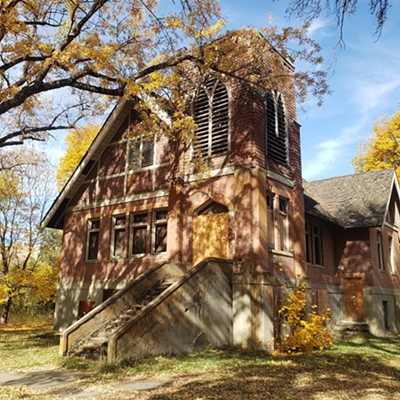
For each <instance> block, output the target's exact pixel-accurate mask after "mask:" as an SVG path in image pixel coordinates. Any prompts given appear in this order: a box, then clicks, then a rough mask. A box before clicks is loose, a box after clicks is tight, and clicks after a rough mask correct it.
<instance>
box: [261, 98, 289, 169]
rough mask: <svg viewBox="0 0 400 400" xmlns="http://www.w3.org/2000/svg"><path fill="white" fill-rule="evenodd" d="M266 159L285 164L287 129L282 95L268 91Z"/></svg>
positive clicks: (266, 101)
mask: <svg viewBox="0 0 400 400" xmlns="http://www.w3.org/2000/svg"><path fill="white" fill-rule="evenodd" d="M265 108H266V113H265V115H266V131H267V132H266V148H267V152H266V153H267V157H268V158H270V159H272V160H274V161H278V162H279V163H282V164H287V161H288V160H287V127H286V117H285V110H284V106H283V99H282V95H281V94H280V93H278V92H274V91H269V92H267V94H266V96H265Z"/></svg>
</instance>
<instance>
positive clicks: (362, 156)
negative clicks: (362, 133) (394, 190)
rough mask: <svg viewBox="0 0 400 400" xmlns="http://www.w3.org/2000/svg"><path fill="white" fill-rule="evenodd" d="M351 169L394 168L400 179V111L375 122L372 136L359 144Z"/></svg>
mask: <svg viewBox="0 0 400 400" xmlns="http://www.w3.org/2000/svg"><path fill="white" fill-rule="evenodd" d="M353 167H354V169H355V171H357V172H361V171H377V170H380V169H388V168H394V169H395V170H396V173H397V176H398V177H400V111H398V112H397V113H395V114H393V115H392V116H391V117H390V118H388V117H382V118H379V119H378V120H377V121H376V122H375V124H374V135H373V136H371V137H370V138H368V139H364V140H362V141H361V142H360V144H359V151H358V153H357V154H356V155H355V157H354V158H353Z"/></svg>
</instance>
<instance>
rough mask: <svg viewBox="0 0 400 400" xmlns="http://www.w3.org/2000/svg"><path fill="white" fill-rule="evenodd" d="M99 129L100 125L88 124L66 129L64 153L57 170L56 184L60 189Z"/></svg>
mask: <svg viewBox="0 0 400 400" xmlns="http://www.w3.org/2000/svg"><path fill="white" fill-rule="evenodd" d="M99 130H100V125H95V124H88V125H86V126H85V127H83V128H81V127H77V128H76V129H70V130H69V131H68V135H67V136H66V138H65V141H64V144H65V146H66V150H65V154H64V156H63V157H61V159H60V165H59V167H58V171H57V184H58V188H59V189H60V190H61V189H62V188H63V187H64V185H65V184H66V183H67V181H68V179H69V178H70V176H71V175H72V174H73V172H74V171H75V168H76V167H77V166H78V164H79V162H80V161H81V159H82V158H83V156H84V155H85V153H86V151H87V150H88V149H89V147H90V145H91V144H92V141H93V139H94V138H95V137H96V135H97V133H98V132H99Z"/></svg>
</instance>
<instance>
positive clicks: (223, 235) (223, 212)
mask: <svg viewBox="0 0 400 400" xmlns="http://www.w3.org/2000/svg"><path fill="white" fill-rule="evenodd" d="M213 204H214V205H213V206H212V205H210V206H208V207H207V208H205V209H204V210H203V212H200V213H199V215H195V216H194V217H193V265H196V264H198V263H199V262H200V261H201V260H203V259H204V258H207V257H215V258H223V259H227V258H228V257H229V245H228V230H229V218H228V212H227V211H228V210H227V208H226V207H225V206H222V205H218V206H219V207H216V206H215V204H217V203H213Z"/></svg>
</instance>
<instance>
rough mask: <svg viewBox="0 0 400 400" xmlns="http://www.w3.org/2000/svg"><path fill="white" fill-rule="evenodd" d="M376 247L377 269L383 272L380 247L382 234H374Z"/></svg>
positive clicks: (381, 248) (381, 249)
mask: <svg viewBox="0 0 400 400" xmlns="http://www.w3.org/2000/svg"><path fill="white" fill-rule="evenodd" d="M376 247H377V253H378V269H379V271H384V270H385V264H384V262H383V247H382V232H380V231H378V232H377V233H376Z"/></svg>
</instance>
